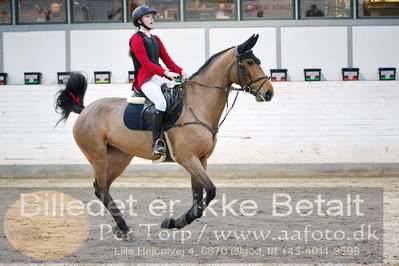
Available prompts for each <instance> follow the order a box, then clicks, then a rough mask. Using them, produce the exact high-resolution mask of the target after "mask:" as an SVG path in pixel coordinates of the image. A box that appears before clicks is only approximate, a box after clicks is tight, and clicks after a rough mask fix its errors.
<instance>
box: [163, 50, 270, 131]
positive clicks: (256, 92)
mask: <svg viewBox="0 0 399 266" xmlns="http://www.w3.org/2000/svg"><path fill="white" fill-rule="evenodd" d="M251 52H252V50H248V51H246V52H244V53H242V54H240V53H238V50H237V48H236V58H237V61H236V63H237V75H238V81H239V83H242V79H241V73H243V75H245V77H246V78H248V79H249V80H250V81H249V82H248V83H247V84H246V85H245V86H244V87H241V88H235V87H233V86H230V88H225V87H221V86H216V85H209V84H204V83H201V82H197V81H194V80H190V79H184V80H183V82H182V85H183V84H185V83H191V84H195V85H199V86H203V87H207V88H212V89H220V90H224V91H225V92H226V98H227V99H226V106H227V108H226V114H225V116H224V117H223V119H222V122H220V123H219V125H218V126H217V127H216V128H212V127H211V126H209V125H208V124H206V123H204V122H203V121H201V120H200V119H199V118H198V117H197V116H196V115H195V113H194V110H193V109H192V108H191V105H188V109H189V110H190V112H191V114H192V115H193V116H194V119H195V121H192V122H187V123H180V124H174V125H170V127H183V126H185V125H193V124H197V125H201V126H203V127H205V128H206V129H208V130H209V131H210V132H211V133H212V135H216V134H217V133H218V131H219V129H220V127H221V126H222V124H223V123H224V121H225V120H226V118H227V116H228V115H229V113H230V111H231V110H232V109H233V107H234V105H235V103H236V101H237V98H238V93H239V92H240V91H243V92H247V93H250V94H252V95H254V96H255V97H261V98H262V99H263V100H264V101H265V98H264V97H263V95H262V94H261V93H260V90H261V88H262V86H263V85H264V84H265V83H266V81H267V80H268V79H270V77H268V76H262V77H259V78H256V79H252V78H251V77H250V76H249V74H248V71H247V70H246V68H245V67H244V63H243V62H242V59H243V57H244V56H245V55H247V54H249V53H251ZM261 80H264V81H263V82H262V84H261V85H260V86H259V87H258V88H257V89H253V88H252V87H251V85H252V84H254V83H256V82H258V81H261ZM230 91H237V93H236V96H235V98H234V101H233V104H232V105H231V107H230V109H229V100H228V99H229V92H230Z"/></svg>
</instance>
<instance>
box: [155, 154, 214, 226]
mask: <svg viewBox="0 0 399 266" xmlns="http://www.w3.org/2000/svg"><path fill="white" fill-rule="evenodd" d="M182 165H183V164H182ZM188 165H189V166H190V167H186V166H185V165H183V166H184V167H185V168H186V169H187V171H188V172H190V174H191V187H192V192H193V205H192V206H191V208H190V209H189V210H188V211H187V212H186V213H184V214H183V215H182V216H180V217H179V218H177V219H174V218H169V219H165V220H164V221H163V222H162V224H161V227H162V228H169V229H171V228H177V229H180V228H183V227H184V226H186V225H188V224H191V223H192V222H193V221H194V220H195V219H198V218H200V217H201V216H202V213H203V212H204V210H205V208H206V206H208V205H209V203H210V202H211V201H212V200H213V199H214V198H215V196H216V187H215V186H214V185H213V183H212V181H211V180H210V179H209V177H208V175H207V174H206V159H203V160H201V161H200V160H199V159H197V158H195V159H193V160H191V161H190V163H189V164H188ZM193 166H194V167H193ZM204 188H205V191H206V198H205V199H204V196H203V190H204Z"/></svg>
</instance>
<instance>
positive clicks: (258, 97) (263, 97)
mask: <svg viewBox="0 0 399 266" xmlns="http://www.w3.org/2000/svg"><path fill="white" fill-rule="evenodd" d="M273 95H274V93H273V91H272V90H268V91H267V92H265V94H264V95H262V94H260V93H259V94H258V95H256V101H257V102H269V101H271V99H272V98H273Z"/></svg>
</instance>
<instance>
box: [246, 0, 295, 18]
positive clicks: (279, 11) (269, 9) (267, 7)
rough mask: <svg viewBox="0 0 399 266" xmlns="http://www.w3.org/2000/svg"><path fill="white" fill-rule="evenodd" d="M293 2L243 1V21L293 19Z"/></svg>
mask: <svg viewBox="0 0 399 266" xmlns="http://www.w3.org/2000/svg"><path fill="white" fill-rule="evenodd" d="M292 6H293V1H292V0H243V1H242V18H243V19H268V18H293V8H292Z"/></svg>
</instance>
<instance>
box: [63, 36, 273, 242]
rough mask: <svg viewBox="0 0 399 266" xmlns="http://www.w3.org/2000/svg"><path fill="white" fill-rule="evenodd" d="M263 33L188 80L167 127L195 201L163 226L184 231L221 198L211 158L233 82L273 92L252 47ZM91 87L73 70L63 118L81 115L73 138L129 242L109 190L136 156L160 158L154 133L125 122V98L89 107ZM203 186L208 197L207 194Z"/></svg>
mask: <svg viewBox="0 0 399 266" xmlns="http://www.w3.org/2000/svg"><path fill="white" fill-rule="evenodd" d="M258 37H259V35H257V34H254V35H252V36H251V37H250V38H249V39H248V40H246V41H245V42H244V43H242V44H240V45H237V46H234V47H230V48H227V49H225V50H223V51H221V52H218V53H216V54H214V55H213V56H211V57H210V58H209V59H208V60H207V61H206V62H205V63H204V65H202V66H201V67H200V68H199V70H198V71H197V72H195V73H194V74H193V75H192V76H191V77H190V78H189V79H187V80H184V81H183V84H182V86H183V89H184V91H185V94H184V95H183V96H182V97H183V108H182V112H181V115H180V116H179V118H178V120H177V121H176V123H175V125H172V126H171V128H170V129H168V137H169V139H170V144H171V145H172V148H173V151H174V155H175V160H176V162H177V163H178V164H180V165H181V166H183V167H184V168H185V170H186V171H187V172H188V173H189V174H190V175H191V187H192V197H193V204H192V206H191V208H190V209H189V210H188V211H186V212H185V213H184V214H183V215H181V216H180V217H178V218H167V219H165V220H164V221H163V222H162V223H161V227H162V228H166V229H171V228H177V229H181V228H183V227H185V226H187V225H189V224H191V223H192V222H193V221H194V220H196V219H199V218H200V217H201V216H202V213H203V211H204V210H205V208H206V207H207V206H208V205H209V203H210V202H211V201H212V200H213V199H214V198H215V196H216V187H215V185H214V184H213V183H212V181H211V179H210V177H209V176H208V174H207V171H206V169H207V160H208V158H209V157H210V156H211V155H212V152H213V150H214V148H215V145H216V140H217V138H216V137H217V129H218V125H219V122H220V120H221V116H222V114H223V111H224V109H225V105H226V103H227V100H228V99H227V98H228V96H229V92H230V91H231V89H232V88H233V87H231V85H232V84H233V83H235V84H238V85H240V86H241V89H242V90H244V91H246V92H249V93H250V94H252V95H254V96H255V99H256V101H258V102H266V101H270V100H271V99H272V97H273V95H274V90H273V86H272V84H271V82H270V79H269V77H268V76H267V75H265V73H264V71H263V70H262V68H261V66H260V63H261V62H260V60H259V59H258V58H257V57H256V56H255V55H254V53H253V51H252V50H251V49H252V48H253V47H254V46H255V44H256V42H257V40H258ZM86 88H87V80H86V78H85V76H84V75H82V74H81V73H79V72H74V73H73V74H72V75H71V76H70V78H69V80H68V82H67V84H66V86H65V87H64V88H63V89H61V90H60V91H59V92H58V95H57V97H56V104H55V106H56V111H57V110H58V111H61V114H62V116H61V118H60V120H59V121H58V122H60V121H62V120H64V122H65V121H66V119H67V118H68V116H69V114H70V113H71V112H75V113H78V114H79V116H78V117H77V119H76V122H75V124H74V127H73V137H74V139H75V141H76V143H77V145H78V146H79V148H80V150H81V151H82V152H83V154H84V155H85V156H86V158H87V159H88V161H89V162H90V164H91V165H92V166H93V169H94V176H95V181H94V183H93V186H94V190H95V195H96V196H97V197H98V198H99V199H100V200H101V201H102V203H103V204H104V206H105V207H106V208H107V209H108V211H109V212H110V214H111V215H112V217H113V218H114V220H115V222H116V227H115V228H114V232H115V233H116V234H117V235H118V236H120V237H121V238H123V239H125V240H128V239H131V238H132V237H133V233H132V230H130V228H129V227H128V225H127V224H126V221H125V220H124V218H123V217H122V214H121V212H120V210H119V209H118V207H117V206H116V204H115V202H114V201H113V199H112V197H111V195H110V193H109V189H110V187H111V184H112V182H113V181H114V180H115V179H116V178H117V177H118V176H120V175H121V174H122V172H123V171H124V170H125V169H126V167H127V166H128V165H129V164H130V162H131V160H132V159H133V157H135V156H136V157H140V158H144V159H148V160H156V159H158V158H159V157H157V156H153V155H152V150H151V145H152V137H151V132H150V131H143V130H130V129H128V128H127V127H126V126H125V125H124V123H123V119H122V117H123V114H124V110H125V108H126V106H127V104H128V103H127V100H126V98H103V99H99V100H97V101H95V102H93V103H91V104H90V105H89V106H87V107H84V105H83V99H84V94H85V92H86ZM204 190H205V192H206V195H204Z"/></svg>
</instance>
